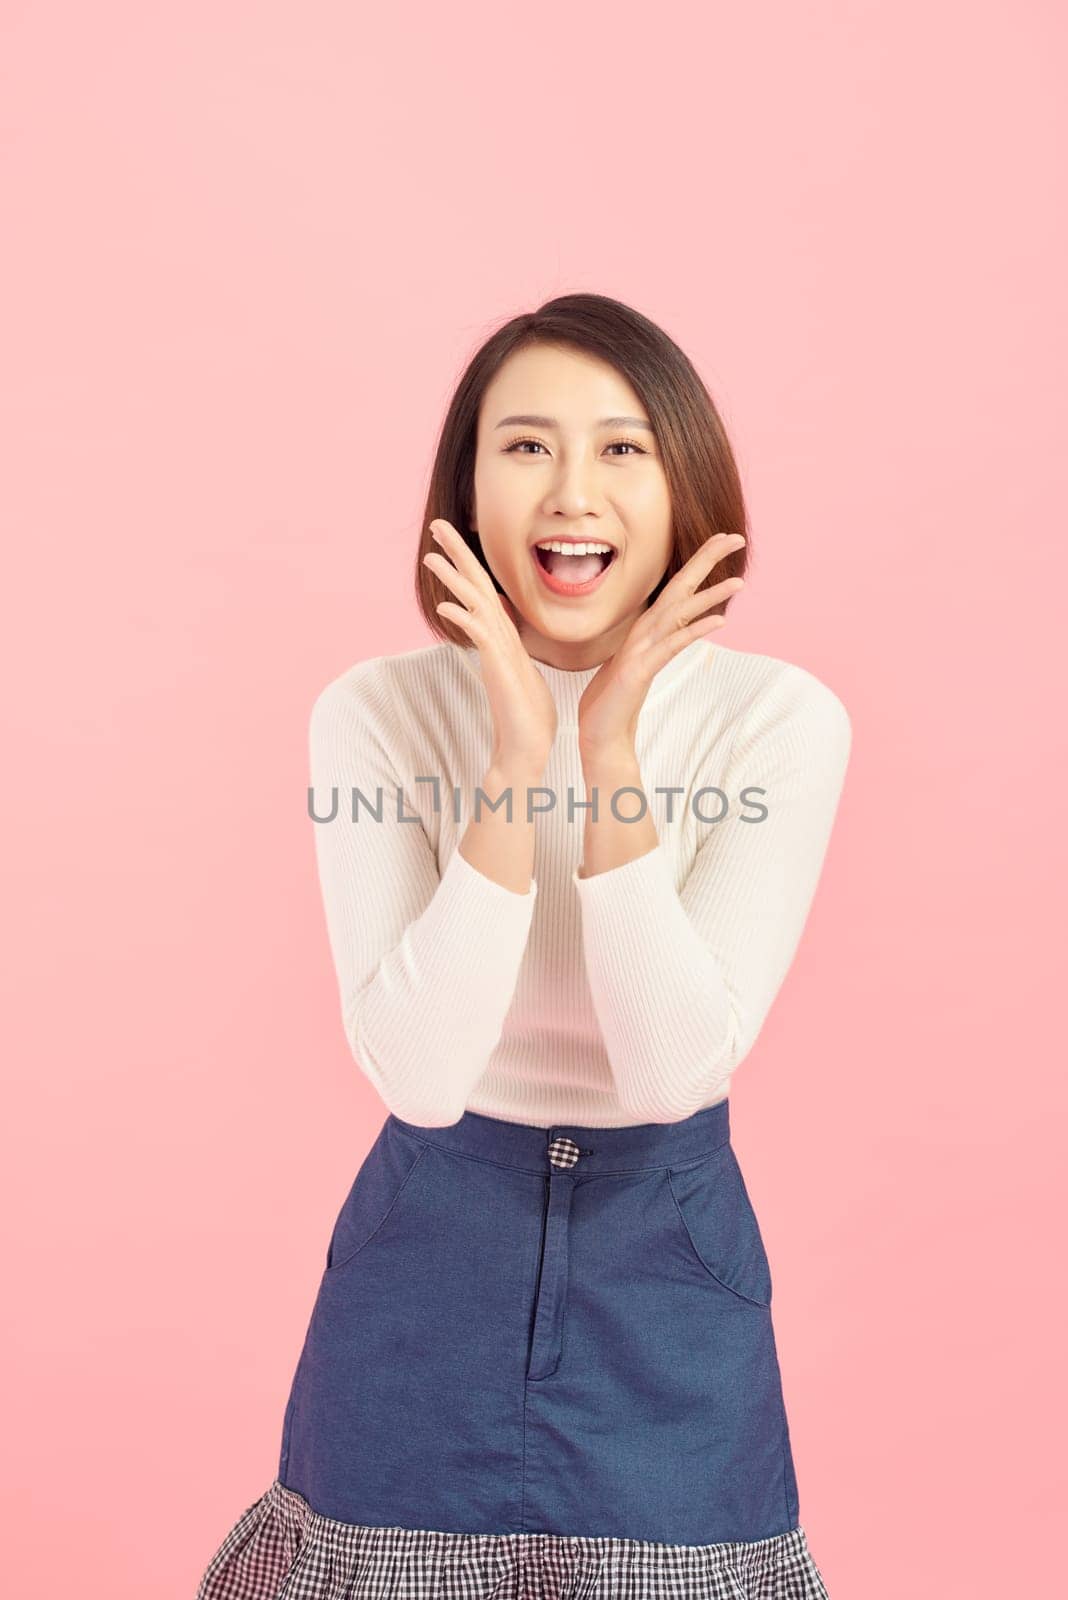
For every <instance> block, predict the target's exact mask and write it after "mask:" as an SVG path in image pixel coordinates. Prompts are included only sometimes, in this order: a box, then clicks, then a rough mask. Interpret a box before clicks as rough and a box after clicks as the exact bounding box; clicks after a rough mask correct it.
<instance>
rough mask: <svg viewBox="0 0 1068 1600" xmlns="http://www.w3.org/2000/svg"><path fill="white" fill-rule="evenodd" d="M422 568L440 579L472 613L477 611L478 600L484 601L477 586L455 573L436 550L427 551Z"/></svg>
mask: <svg viewBox="0 0 1068 1600" xmlns="http://www.w3.org/2000/svg"><path fill="white" fill-rule="evenodd" d="M423 565H424V567H429V568H430V570H431V572H433V573H434V574H435V576H436V577H438V578H440V579H441V581H442V583H444V584H445V585H446V587H447V588H449V589H451V590H452V592H453V594H454V595H456V596H457V598H458V599H460V600H462V601H463V602H464V604H465V605H466V606H468V607H469V608H470V609H471V610H472V611H477V610H478V604H479V601H480V600H484V599H485V595H484V593H483V591H482V590H481V589H480V588H479V587H478V585H477V584H474V583H472V582H471V580H470V579H469V578H465V577H464V575H463V573H461V572H457V570H456V568H455V567H454V566H453V565H452V563H451V562H449V561H446V559H445V557H444V556H443V555H441V554H439V552H438V551H437V550H428V551H427V553H426V555H425V556H424V557H423Z"/></svg>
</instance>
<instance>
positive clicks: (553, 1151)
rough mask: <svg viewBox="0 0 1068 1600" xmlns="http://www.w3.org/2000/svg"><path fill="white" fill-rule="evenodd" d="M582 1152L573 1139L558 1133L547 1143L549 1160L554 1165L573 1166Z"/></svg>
mask: <svg viewBox="0 0 1068 1600" xmlns="http://www.w3.org/2000/svg"><path fill="white" fill-rule="evenodd" d="M581 1154H582V1152H581V1151H580V1149H579V1147H578V1145H577V1144H576V1143H575V1141H574V1139H569V1138H567V1136H566V1135H565V1134H559V1135H558V1136H557V1137H556V1138H555V1139H552V1140H550V1143H549V1160H550V1161H551V1162H552V1164H553V1166H554V1167H573V1166H574V1165H575V1162H576V1161H577V1160H578V1158H579V1156H580V1155H581Z"/></svg>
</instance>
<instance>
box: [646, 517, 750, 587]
mask: <svg viewBox="0 0 1068 1600" xmlns="http://www.w3.org/2000/svg"><path fill="white" fill-rule="evenodd" d="M744 544H745V539H744V538H743V537H742V535H741V534H740V533H714V534H713V535H712V537H711V539H706V540H705V542H704V544H703V545H702V546H701V548H700V549H699V550H697V551H696V552H695V553H694V554H693V555H692V556H691V557H690V559H689V561H687V562H686V563H685V565H684V566H681V567H680V568H679V570H678V572H676V573H675V575H674V577H673V578H671V580H670V581H669V582H668V583H666V584H665V585H664V587H663V589H662V590H661V592H660V595H659V597H658V600H660V599H663V597H664V595H668V594H670V595H671V597H672V599H673V600H675V599H678V598H680V596H681V595H682V594H683V593H689V594H692V593H693V591H694V589H696V587H697V585H698V584H699V583H700V582H701V581H702V579H704V578H706V577H707V576H708V574H709V573H710V572H711V571H712V568H713V567H714V566H715V565H716V564H717V562H720V561H723V560H724V559H725V558H726V557H727V556H729V555H733V553H734V551H735V550H741V549H742V547H743V545H744ZM669 603H670V602H669Z"/></svg>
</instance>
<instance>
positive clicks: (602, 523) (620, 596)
mask: <svg viewBox="0 0 1068 1600" xmlns="http://www.w3.org/2000/svg"><path fill="white" fill-rule="evenodd" d="M612 419H615V420H614V421H613V420H612ZM471 525H472V528H473V529H474V530H475V531H476V532H477V533H478V535H479V538H480V539H481V542H482V551H483V554H484V556H485V558H486V561H487V563H488V564H489V567H490V570H491V571H492V573H493V575H494V577H495V578H496V579H497V581H498V583H499V584H500V585H501V587H502V589H503V590H504V592H505V594H506V595H507V597H508V599H509V600H510V601H511V603H512V608H513V621H514V622H515V624H516V627H517V628H518V630H519V635H520V638H521V639H522V640H523V643H524V644H525V646H526V648H527V650H528V651H529V653H530V654H531V655H532V656H534V657H536V658H537V659H538V660H540V661H546V662H548V663H549V665H551V666H557V667H563V668H564V669H567V670H580V669H581V668H583V667H588V666H597V665H599V664H600V663H601V662H602V661H606V660H607V659H608V657H609V656H611V655H613V654H614V652H615V651H616V650H617V649H618V648H619V646H620V645H621V644H622V642H623V640H624V639H625V638H626V635H627V632H628V630H629V628H630V626H631V624H632V623H633V622H634V620H635V619H636V618H637V617H638V616H639V614H640V613H641V612H642V611H643V610H644V609H645V602H646V600H647V599H648V596H649V595H650V594H651V592H652V591H653V589H655V587H656V585H657V584H658V583H659V582H660V580H661V578H662V577H663V575H664V572H665V570H666V568H667V565H668V562H669V561H670V559H671V553H672V533H671V503H670V496H669V493H668V483H667V478H666V476H665V473H664V466H663V462H662V461H661V459H660V455H659V452H658V449H657V442H656V439H655V438H654V437H653V432H652V427H651V424H650V421H649V417H648V414H647V413H646V411H645V408H644V407H643V406H642V404H641V402H640V401H639V399H638V396H637V395H636V394H635V392H634V390H633V389H632V388H631V386H630V384H629V383H628V382H627V380H626V379H625V378H624V377H623V376H622V374H621V373H619V372H618V371H617V370H616V369H615V367H613V366H611V365H609V364H608V363H607V362H605V361H601V360H599V359H598V358H597V357H594V356H587V355H585V354H583V353H581V352H579V351H577V350H571V349H567V348H562V347H559V346H550V345H531V346H528V347H527V348H526V349H524V350H520V351H517V352H516V354H515V355H513V356H510V357H509V358H508V360H507V361H506V362H505V363H504V365H503V366H502V367H501V369H500V371H499V372H498V373H497V375H496V377H495V378H494V380H493V382H492V383H491V384H490V386H489V388H488V389H487V390H486V393H485V395H484V396H483V401H482V408H481V411H480V413H479V422H478V449H477V454H476V458H475V505H474V515H473V517H472V523H471ZM552 540H559V541H560V542H561V543H562V544H564V546H565V552H562V553H560V554H557V555H548V554H542V555H540V556H539V554H538V551H537V549H536V546H537V545H539V544H545V543H546V542H548V541H552ZM576 542H577V543H593V544H595V545H605V544H607V545H611V546H612V548H613V550H614V551H615V555H614V556H613V557H611V559H610V561H609V564H608V565H607V567H605V565H604V562H605V558H604V557H602V556H600V555H596V554H589V555H585V556H583V555H581V554H574V553H571V554H568V553H566V551H567V549H568V548H570V547H571V546H573V545H574V544H575V543H576ZM543 563H544V565H543ZM602 568H604V571H603V575H602V572H601V569H602Z"/></svg>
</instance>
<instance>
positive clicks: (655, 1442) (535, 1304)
mask: <svg viewBox="0 0 1068 1600" xmlns="http://www.w3.org/2000/svg"><path fill="white" fill-rule="evenodd" d="M728 1106H729V1101H728V1100H721V1101H719V1102H718V1103H717V1104H716V1105H713V1106H709V1107H707V1108H706V1109H704V1110H702V1111H698V1112H696V1113H695V1114H694V1115H693V1116H690V1117H687V1118H685V1119H683V1120H682V1121H680V1122H674V1123H647V1124H642V1125H639V1126H632V1127H623V1128H585V1127H581V1126H577V1125H560V1126H555V1127H552V1128H548V1129H546V1128H539V1127H530V1126H527V1125H525V1124H521V1123H515V1122H506V1121H501V1120H499V1119H496V1118H492V1117H486V1116H483V1115H481V1114H479V1113H477V1112H472V1111H468V1112H465V1114H464V1115H463V1116H462V1117H461V1118H460V1120H459V1121H458V1122H456V1123H454V1124H453V1125H451V1126H449V1127H443V1128H426V1127H418V1126H416V1125H414V1124H412V1123H408V1122H403V1121H401V1120H400V1119H399V1118H397V1117H395V1116H392V1115H390V1116H388V1117H387V1118H386V1121H385V1122H384V1124H383V1126H382V1128H381V1130H380V1132H379V1134H378V1137H377V1139H376V1140H375V1143H374V1145H373V1146H372V1148H371V1149H370V1151H369V1152H368V1154H367V1156H366V1158H365V1159H364V1161H363V1163H362V1164H361V1166H360V1169H359V1171H358V1172H357V1174H356V1178H355V1181H354V1182H353V1184H352V1187H351V1189H350V1191H349V1193H348V1195H347V1197H346V1198H345V1201H344V1203H343V1205H342V1207H341V1210H340V1212H339V1214H338V1216H337V1220H336V1222H335V1224H334V1228H333V1232H332V1235H331V1238H330V1241H329V1245H328V1249H327V1256H326V1266H325V1270H324V1272H323V1276H322V1280H321V1283H320V1286H319V1290H318V1294H317V1296H316V1300H315V1305H314V1308H313V1310H312V1314H311V1318H310V1322H309V1324H308V1329H307V1333H306V1336H305V1340H304V1345H303V1348H302V1350H301V1353H300V1358H299V1361H298V1363H297V1368H296V1372H295V1374H294V1377H293V1382H292V1388H291V1391H290V1395H289V1401H288V1404H287V1406H286V1409H285V1414H284V1418H283V1422H282V1439H281V1451H280V1456H279V1462H278V1470H277V1475H276V1477H275V1479H274V1481H273V1482H272V1483H271V1485H270V1487H269V1488H268V1489H267V1491H266V1492H265V1493H264V1494H263V1495H262V1496H261V1497H260V1498H259V1499H258V1500H257V1501H256V1502H255V1503H254V1504H253V1505H251V1506H249V1507H248V1509H247V1510H246V1511H245V1512H243V1514H242V1515H241V1516H240V1517H239V1519H238V1520H237V1522H236V1523H235V1524H234V1525H233V1526H232V1527H231V1529H230V1531H229V1532H228V1533H227V1534H226V1536H225V1538H224V1539H223V1541H222V1543H221V1545H220V1546H219V1548H218V1549H217V1551H216V1553H215V1555H214V1556H213V1557H212V1559H211V1562H210V1564H209V1566H208V1568H207V1570H206V1572H205V1573H204V1576H203V1578H202V1580H201V1584H200V1587H199V1589H198V1600H350V1597H351V1600H356V1597H359V1600H658V1597H660V1596H664V1597H668V1596H672V1597H679V1600H683V1597H686V1600H689V1597H716V1600H719V1597H722V1600H739V1597H741V1600H826V1596H827V1591H826V1589H825V1587H824V1584H823V1581H822V1579H821V1575H820V1573H819V1571H818V1569H817V1567H816V1564H815V1561H814V1559H813V1557H812V1555H811V1553H810V1551H809V1549H808V1545H807V1541H806V1537H805V1531H804V1528H803V1527H802V1525H801V1523H800V1522H799V1519H798V1492H797V1482H796V1478H795V1474H794V1466H793V1460H792V1455H791V1448H790V1436H789V1428H788V1425H787V1418H786V1410H785V1406H784V1403H783V1393H782V1385H781V1378H780V1371H779V1364H778V1359H777V1355H776V1347H775V1336H774V1332H773V1328H772V1317H771V1292H772V1289H771V1274H770V1270H769V1265H768V1258H767V1254H766V1252H765V1249H764V1244H763V1240H762V1237H761V1231H760V1226H759V1223H758V1220H757V1217H756V1214H755V1211H754V1208H753V1205H752V1203H751V1200H750V1197H749V1193H748V1190H747V1188H746V1184H745V1180H744V1178H743V1176H742V1172H741V1169H740V1166H739V1163H738V1160H737V1157H736V1155H735V1151H734V1148H733V1146H732V1144H731V1140H730V1117H729V1110H728Z"/></svg>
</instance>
